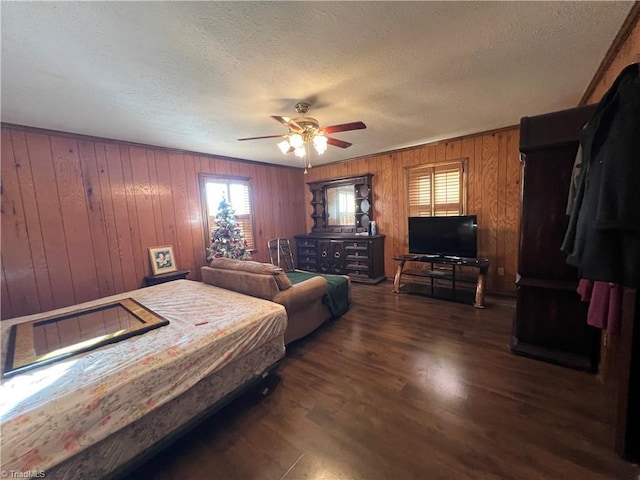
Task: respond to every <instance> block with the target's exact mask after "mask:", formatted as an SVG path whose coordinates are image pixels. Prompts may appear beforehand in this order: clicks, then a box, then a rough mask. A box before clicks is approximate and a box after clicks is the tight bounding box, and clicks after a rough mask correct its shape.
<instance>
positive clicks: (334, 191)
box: [325, 185, 356, 226]
mask: <svg viewBox="0 0 640 480" xmlns="http://www.w3.org/2000/svg"><path fill="white" fill-rule="evenodd" d="M325 193H326V196H327V224H328V225H348V226H352V225H353V224H355V222H356V196H355V190H354V188H353V185H342V186H339V187H327V188H326V190H325Z"/></svg>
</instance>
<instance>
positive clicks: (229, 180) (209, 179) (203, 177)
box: [198, 173, 258, 259]
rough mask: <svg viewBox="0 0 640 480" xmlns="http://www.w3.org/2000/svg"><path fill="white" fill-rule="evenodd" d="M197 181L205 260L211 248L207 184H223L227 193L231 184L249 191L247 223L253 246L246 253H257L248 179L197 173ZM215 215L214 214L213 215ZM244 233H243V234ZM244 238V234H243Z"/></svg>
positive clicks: (251, 197) (254, 219)
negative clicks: (248, 218) (249, 227)
mask: <svg viewBox="0 0 640 480" xmlns="http://www.w3.org/2000/svg"><path fill="white" fill-rule="evenodd" d="M198 180H199V183H200V203H201V210H202V228H203V231H204V252H203V253H204V256H205V259H206V251H207V249H208V248H209V247H211V227H212V226H211V225H210V223H209V206H208V204H207V183H225V184H226V185H227V191H229V186H230V185H231V184H234V183H235V184H242V185H246V186H247V188H248V189H249V210H250V214H249V215H250V217H251V218H250V221H249V222H248V223H249V224H250V225H251V239H252V240H253V245H249V248H248V251H249V252H251V253H254V252H257V251H258V250H257V248H256V215H255V209H254V206H253V205H254V204H253V188H252V185H251V178H250V177H241V176H234V175H220V174H215V173H199V174H198ZM214 215H215V213H214ZM243 233H245V232H243ZM245 236H246V233H245Z"/></svg>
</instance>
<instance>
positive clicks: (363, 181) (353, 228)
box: [307, 173, 373, 235]
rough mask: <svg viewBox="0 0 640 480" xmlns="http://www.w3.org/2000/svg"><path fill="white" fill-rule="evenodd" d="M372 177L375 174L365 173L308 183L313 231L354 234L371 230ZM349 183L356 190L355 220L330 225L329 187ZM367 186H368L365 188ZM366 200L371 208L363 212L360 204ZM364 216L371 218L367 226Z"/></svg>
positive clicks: (313, 232)
mask: <svg viewBox="0 0 640 480" xmlns="http://www.w3.org/2000/svg"><path fill="white" fill-rule="evenodd" d="M372 178H373V174H371V173H367V174H365V175H358V176H354V177H344V178H338V179H334V180H324V181H320V182H310V183H307V185H308V186H309V190H310V191H311V202H310V203H311V206H312V211H311V218H312V219H313V226H312V228H311V233H312V234H315V233H318V234H322V233H327V234H334V235H335V234H343V235H353V234H356V233H364V232H369V224H370V222H371V221H372V220H373V186H372ZM348 185H351V186H352V187H353V192H354V201H355V205H354V207H355V222H354V223H353V224H351V225H329V222H328V218H327V211H328V210H327V206H328V205H327V203H328V198H327V189H328V188H333V187H343V186H348ZM365 186H366V187H367V188H363V187H365ZM361 188H362V191H365V192H366V195H362V194H361ZM365 200H366V202H367V203H368V204H369V208H368V210H367V211H365V212H363V211H362V210H361V207H360V206H361V204H362V203H363V202H364V201H365ZM363 217H367V218H368V219H369V221H368V222H366V226H365V225H363V223H362V219H363Z"/></svg>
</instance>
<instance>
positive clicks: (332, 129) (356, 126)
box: [320, 122, 367, 133]
mask: <svg viewBox="0 0 640 480" xmlns="http://www.w3.org/2000/svg"><path fill="white" fill-rule="evenodd" d="M363 128H367V126H366V125H365V124H364V123H362V122H351V123H343V124H341V125H330V126H328V127H324V128H321V129H320V133H336V132H347V131H349V130H362V129H363Z"/></svg>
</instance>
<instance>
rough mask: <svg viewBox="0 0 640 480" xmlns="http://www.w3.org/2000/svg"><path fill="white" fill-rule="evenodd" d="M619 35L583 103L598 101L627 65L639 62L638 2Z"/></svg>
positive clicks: (639, 4)
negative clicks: (620, 36)
mask: <svg viewBox="0 0 640 480" xmlns="http://www.w3.org/2000/svg"><path fill="white" fill-rule="evenodd" d="M621 35H622V38H616V41H614V43H613V45H612V46H611V49H610V50H609V52H608V53H607V55H606V56H605V58H604V60H603V64H602V65H601V68H600V69H599V71H598V72H597V74H596V76H595V77H594V81H593V82H592V83H591V84H590V85H589V88H588V90H587V92H586V96H585V97H586V99H585V101H583V102H582V103H584V104H585V105H589V104H591V103H596V102H599V101H600V99H601V98H602V96H603V95H604V94H605V93H606V92H607V90H609V88H611V85H613V82H614V81H615V79H616V78H617V77H618V75H619V74H620V72H621V71H622V70H623V69H624V68H625V67H626V66H627V65H629V64H631V63H634V62H640V2H636V4H635V5H634V6H633V8H632V9H631V12H629V18H627V21H626V22H625V25H623V27H622V29H621Z"/></svg>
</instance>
